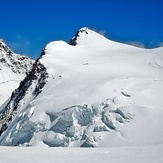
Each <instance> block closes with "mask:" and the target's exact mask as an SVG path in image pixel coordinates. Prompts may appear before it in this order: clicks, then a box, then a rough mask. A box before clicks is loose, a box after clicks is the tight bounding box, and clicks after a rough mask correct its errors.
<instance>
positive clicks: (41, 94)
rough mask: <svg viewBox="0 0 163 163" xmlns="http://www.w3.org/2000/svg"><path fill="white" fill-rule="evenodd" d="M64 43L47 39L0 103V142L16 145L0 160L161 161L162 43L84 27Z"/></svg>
mask: <svg viewBox="0 0 163 163" xmlns="http://www.w3.org/2000/svg"><path fill="white" fill-rule="evenodd" d="M70 43H71V45H70V44H67V43H66V42H64V41H54V42H51V43H49V44H48V45H47V46H46V47H45V49H44V51H43V52H42V55H41V57H40V59H39V60H37V61H36V63H35V64H34V67H33V69H32V70H33V72H31V74H30V73H29V74H28V76H27V77H26V78H25V80H24V81H23V82H21V84H20V87H19V88H18V89H17V90H16V91H15V92H14V93H13V96H12V98H11V100H10V101H9V102H8V101H6V103H5V104H4V105H3V107H1V109H3V110H5V109H6V111H4V113H2V114H1V115H2V116H1V117H3V120H2V121H1V124H0V125H1V126H0V127H1V133H2V135H1V137H0V144H1V145H3V146H20V148H17V147H16V148H11V147H8V148H7V147H1V148H0V152H1V153H2V154H1V155H2V159H3V160H4V162H5V160H6V159H7V158H5V154H3V153H5V151H6V150H8V151H9V153H10V156H11V158H12V160H11V162H13V160H14V161H15V162H52V161H54V162H65V161H68V162H92V161H93V162H116V163H117V162H121V163H123V162H143V163H144V162H162V161H163V157H162V153H163V145H162V144H163V127H162V124H163V118H162V115H163V100H162V97H163V48H157V49H143V48H137V47H133V46H130V45H126V44H122V43H117V42H114V41H111V40H108V39H106V38H105V37H103V36H101V35H100V34H98V33H96V32H94V31H92V30H90V29H88V28H82V29H80V30H79V31H78V33H77V34H76V36H75V37H74V38H73V39H72V40H71V42H70ZM73 45H75V46H73ZM7 102H8V103H7ZM4 115H5V116H6V117H7V118H4V117H5V116H4ZM22 146H23V147H24V146H27V147H28V148H22ZM31 146H32V147H35V148H31ZM38 147H40V148H38ZM43 147H44V148H43ZM46 147H96V148H97V149H92V148H89V149H86V148H81V149H80V148H46ZM104 147H105V148H104ZM15 149H16V150H15ZM19 155H20V156H19ZM32 155H34V156H33V157H32ZM17 156H18V157H17ZM13 158H14V159H13ZM47 158H48V159H47ZM7 160H8V162H10V159H7Z"/></svg>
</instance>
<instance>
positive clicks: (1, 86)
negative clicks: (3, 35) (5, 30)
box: [0, 39, 34, 106]
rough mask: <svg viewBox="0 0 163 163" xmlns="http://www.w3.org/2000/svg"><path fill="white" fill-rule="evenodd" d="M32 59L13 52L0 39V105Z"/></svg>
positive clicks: (24, 74)
mask: <svg viewBox="0 0 163 163" xmlns="http://www.w3.org/2000/svg"><path fill="white" fill-rule="evenodd" d="M33 63H34V61H33V60H32V59H30V58H29V57H26V56H22V55H19V54H15V53H13V52H12V51H11V49H10V48H9V47H8V46H7V45H6V43H5V42H4V41H3V40H2V39H0V106H1V105H2V104H3V103H4V102H5V101H6V100H7V99H8V98H9V97H10V96H11V93H12V91H14V89H16V88H17V87H18V86H19V83H20V81H21V80H22V79H23V78H24V77H25V76H26V73H27V72H29V70H30V69H31V67H32V65H33Z"/></svg>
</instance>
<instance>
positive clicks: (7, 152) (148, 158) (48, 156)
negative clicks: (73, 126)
mask: <svg viewBox="0 0 163 163" xmlns="http://www.w3.org/2000/svg"><path fill="white" fill-rule="evenodd" d="M162 151H163V145H150V146H132V147H108V148H89V149H88V148H30V147H29V148H22V147H0V153H1V158H0V161H1V163H52V162H55V163H63V162H71V163H83V162H84V163H90V162H93V163H99V162H101V163H108V162H111V163H131V162H132V163H138V162H142V163H162V162H163V156H162Z"/></svg>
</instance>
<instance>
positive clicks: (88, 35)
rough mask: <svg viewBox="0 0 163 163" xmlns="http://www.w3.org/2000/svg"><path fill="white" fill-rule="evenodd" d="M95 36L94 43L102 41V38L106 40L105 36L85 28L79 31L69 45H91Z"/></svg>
mask: <svg viewBox="0 0 163 163" xmlns="http://www.w3.org/2000/svg"><path fill="white" fill-rule="evenodd" d="M93 36H94V37H95V40H94V41H97V40H98V39H101V38H105V37H104V36H102V35H100V34H99V33H97V32H95V31H93V30H91V29H89V28H88V27H83V28H81V29H79V30H78V31H77V33H76V35H75V36H74V37H73V38H72V39H71V40H70V42H69V44H70V45H74V46H75V45H82V44H89V43H88V41H91V40H92V39H93V38H92V37H93ZM90 39H91V40H90ZM105 39H106V38H105ZM86 40H87V41H86ZM92 41H93V40H92ZM92 41H91V42H92Z"/></svg>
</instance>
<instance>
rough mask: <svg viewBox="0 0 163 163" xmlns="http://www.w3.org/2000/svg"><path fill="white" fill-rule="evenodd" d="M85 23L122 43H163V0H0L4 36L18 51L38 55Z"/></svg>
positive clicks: (1, 34) (69, 37)
mask: <svg viewBox="0 0 163 163" xmlns="http://www.w3.org/2000/svg"><path fill="white" fill-rule="evenodd" d="M85 26H87V27H89V28H91V29H95V30H97V31H99V32H102V33H105V36H106V37H108V38H110V39H112V40H116V41H119V42H125V43H127V42H130V43H131V42H132V43H133V44H140V45H141V44H143V45H144V46H145V47H148V48H149V47H150V48H152V47H156V46H159V45H163V0H94V1H93V0H79V1H77V0H72V1H71V0H46V1H44V0H40V1H38V0H37V1H36V0H2V1H0V38H3V39H4V40H5V42H6V43H7V44H8V45H9V46H10V48H11V49H12V50H13V51H15V52H16V53H20V54H25V55H29V56H31V57H33V58H37V57H38V56H39V55H40V53H41V49H42V48H43V47H44V46H45V45H46V44H47V43H48V42H50V41H54V40H64V41H66V42H68V41H69V40H70V39H71V38H72V37H73V36H74V35H75V33H76V32H77V30H78V29H79V28H81V27H85Z"/></svg>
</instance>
